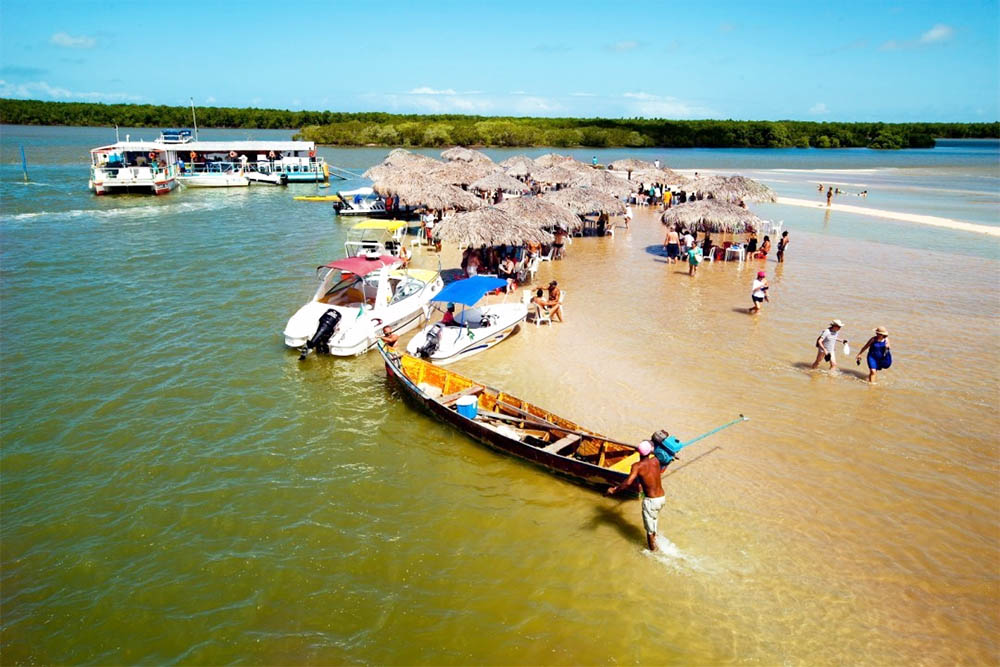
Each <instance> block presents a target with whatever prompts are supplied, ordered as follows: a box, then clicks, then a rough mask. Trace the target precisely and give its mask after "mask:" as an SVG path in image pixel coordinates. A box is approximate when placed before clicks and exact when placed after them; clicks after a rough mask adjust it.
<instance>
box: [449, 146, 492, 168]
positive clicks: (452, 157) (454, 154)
mask: <svg viewBox="0 0 1000 667" xmlns="http://www.w3.org/2000/svg"><path fill="white" fill-rule="evenodd" d="M441 157H442V158H444V159H445V160H448V161H449V162H453V161H456V160H457V161H459V162H489V163H491V164H492V163H493V160H491V159H490V156H489V155H486V154H485V153H482V152H480V151H474V150H472V149H471V148H465V147H464V146H455V147H454V148H449V149H448V150H446V151H444V152H442V153H441Z"/></svg>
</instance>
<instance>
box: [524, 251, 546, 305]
mask: <svg viewBox="0 0 1000 667" xmlns="http://www.w3.org/2000/svg"><path fill="white" fill-rule="evenodd" d="M541 263H542V260H541V258H540V257H539V256H538V255H535V256H534V257H532V258H531V259H530V260H529V261H528V266H526V267H525V269H524V270H525V271H527V272H528V275H529V276H530V277H531V280H532V281H534V280H535V274H536V273H538V265H539V264H541ZM528 301H531V299H530V298H529V299H528Z"/></svg>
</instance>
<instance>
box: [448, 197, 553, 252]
mask: <svg viewBox="0 0 1000 667" xmlns="http://www.w3.org/2000/svg"><path fill="white" fill-rule="evenodd" d="M434 236H435V237H436V238H440V239H441V240H442V241H448V242H450V243H457V244H458V245H459V246H479V245H487V246H494V245H521V244H522V243H526V242H528V241H537V242H538V243H551V242H552V235H551V234H549V233H548V232H546V231H543V230H541V229H539V228H537V227H532V226H531V225H527V224H524V223H522V222H518V221H517V220H515V219H514V218H513V217H512V216H511V215H510V214H509V213H507V212H506V211H502V210H500V209H499V208H496V207H494V206H488V207H485V208H481V209H479V210H477V211H469V212H468V213H455V214H452V215H448V216H445V218H444V219H443V220H442V221H441V222H440V223H439V224H438V225H437V226H436V227H435V228H434Z"/></svg>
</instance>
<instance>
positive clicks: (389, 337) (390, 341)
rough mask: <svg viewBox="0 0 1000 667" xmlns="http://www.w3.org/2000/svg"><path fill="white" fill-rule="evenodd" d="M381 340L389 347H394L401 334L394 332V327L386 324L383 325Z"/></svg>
mask: <svg viewBox="0 0 1000 667" xmlns="http://www.w3.org/2000/svg"><path fill="white" fill-rule="evenodd" d="M379 340H381V341H382V342H383V343H385V344H386V345H388V346H389V347H393V346H395V345H396V343H397V342H398V341H399V334H394V333H392V327H390V326H384V327H382V335H381V336H379Z"/></svg>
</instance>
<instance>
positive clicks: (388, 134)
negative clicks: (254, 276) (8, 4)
mask: <svg viewBox="0 0 1000 667" xmlns="http://www.w3.org/2000/svg"><path fill="white" fill-rule="evenodd" d="M197 112H198V124H199V125H200V126H202V127H223V128H260V129H295V128H301V130H300V132H299V133H298V134H296V138H297V139H305V140H308V141H315V142H316V143H320V144H328V145H333V146H366V145H375V146H410V147H419V146H453V145H462V146H555V147H563V148H568V147H573V146H587V147H596V148H603V147H613V146H627V147H645V146H658V147H671V148H674V147H675V148H695V147H697V148H789V147H800V148H808V147H810V146H813V147H816V148H847V147H868V148H885V149H895V148H929V147H931V146H933V145H934V138H935V137H940V138H947V139H971V138H994V139H995V138H1000V122H992V123H817V122H810V121H798V120H782V121H736V120H663V119H644V118H619V119H614V118H513V117H489V116H460V115H436V116H422V115H414V114H388V113H377V112H372V113H339V112H333V111H287V110H282V109H255V108H249V109H237V108H231V107H198V108H197ZM190 119H191V110H190V109H189V108H188V107H169V106H157V105H149V104H90V103H83V102H41V101H38V100H13V99H0V120H2V122H4V123H11V124H21V125H89V126H111V125H115V124H118V125H120V126H123V127H187V126H188V125H189V124H190V122H189V121H190Z"/></svg>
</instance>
